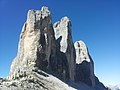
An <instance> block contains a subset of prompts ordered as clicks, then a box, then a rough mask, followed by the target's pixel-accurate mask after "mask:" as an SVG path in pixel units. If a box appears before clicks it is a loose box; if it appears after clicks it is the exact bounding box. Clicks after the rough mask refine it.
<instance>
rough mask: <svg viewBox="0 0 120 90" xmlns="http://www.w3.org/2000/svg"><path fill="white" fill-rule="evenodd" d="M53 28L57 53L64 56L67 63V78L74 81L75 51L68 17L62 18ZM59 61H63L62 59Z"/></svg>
mask: <svg viewBox="0 0 120 90" xmlns="http://www.w3.org/2000/svg"><path fill="white" fill-rule="evenodd" d="M53 27H54V32H55V38H56V41H57V47H58V48H57V49H58V52H61V53H63V54H65V57H66V62H68V70H69V76H70V79H71V80H73V81H74V75H75V49H74V45H73V41H72V35H71V22H70V20H69V18H68V17H64V18H62V19H61V20H60V21H58V22H56V23H55V24H54V26H53ZM58 56H59V55H58ZM61 57H62V56H61ZM61 59H63V57H62V58H61Z"/></svg>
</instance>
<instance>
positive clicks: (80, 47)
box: [74, 40, 90, 64]
mask: <svg viewBox="0 0 120 90" xmlns="http://www.w3.org/2000/svg"><path fill="white" fill-rule="evenodd" d="M74 46H75V49H76V53H77V56H76V58H77V59H76V63H77V64H80V63H82V62H83V61H87V62H90V58H89V53H88V49H87V46H86V44H85V43H84V42H83V41H82V40H80V41H76V42H75V43H74Z"/></svg>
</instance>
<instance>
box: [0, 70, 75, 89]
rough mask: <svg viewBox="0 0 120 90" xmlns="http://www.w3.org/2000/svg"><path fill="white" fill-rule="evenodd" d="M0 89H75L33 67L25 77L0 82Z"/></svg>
mask: <svg viewBox="0 0 120 90" xmlns="http://www.w3.org/2000/svg"><path fill="white" fill-rule="evenodd" d="M0 90H76V89H74V88H72V87H70V86H68V85H67V84H65V83H64V82H62V81H60V80H59V79H57V78H55V77H53V76H52V75H49V74H47V73H45V72H43V71H41V70H37V69H34V70H33V72H29V73H28V74H27V76H26V77H20V78H18V79H15V80H6V81H3V82H2V83H1V84H0Z"/></svg>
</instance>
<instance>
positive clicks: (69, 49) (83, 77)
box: [0, 7, 105, 90]
mask: <svg viewBox="0 0 120 90" xmlns="http://www.w3.org/2000/svg"><path fill="white" fill-rule="evenodd" d="M74 46H75V47H74ZM75 58H76V59H75ZM75 60H76V63H75ZM52 75H53V76H52ZM56 77H57V78H59V79H60V80H59V79H57V78H56ZM74 77H75V78H74ZM61 80H62V81H64V82H66V83H68V84H69V85H71V86H73V87H75V88H76V89H78V90H79V89H80V90H81V89H83V90H87V89H86V88H89V89H90V90H95V88H96V90H105V87H104V85H103V84H102V83H100V82H99V80H98V78H97V77H95V75H94V64H93V61H92V58H91V57H90V55H89V52H88V49H87V47H86V45H85V44H84V43H83V42H82V41H78V42H76V43H75V44H73V41H72V34H71V22H70V20H69V19H68V17H64V18H62V19H61V21H59V22H56V23H55V24H54V28H53V27H52V23H51V13H50V11H49V10H48V8H47V7H42V9H41V10H29V11H28V15H27V20H26V22H25V24H24V26H23V28H22V32H21V34H20V41H19V45H18V53H17V56H16V57H15V59H14V60H13V62H12V64H11V69H10V74H9V76H8V77H7V79H2V78H0V90H75V88H72V87H70V86H68V85H67V84H65V83H64V82H62V81H61ZM74 80H75V81H76V82H78V83H75V82H74ZM79 81H80V82H84V83H85V84H87V85H89V86H90V87H89V86H87V85H83V84H81V83H80V82H79ZM91 86H92V87H91ZM79 87H80V88H79ZM93 87H95V88H93Z"/></svg>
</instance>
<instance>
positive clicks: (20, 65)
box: [9, 7, 55, 79]
mask: <svg viewBox="0 0 120 90" xmlns="http://www.w3.org/2000/svg"><path fill="white" fill-rule="evenodd" d="M54 44H55V38H54V34H53V28H52V24H51V15H50V11H49V10H48V8H47V7H42V9H41V10H29V11H28V15H27V21H26V23H25V24H24V26H23V29H22V32H21V35H20V41H19V46H18V54H17V57H16V58H15V59H14V61H13V63H12V65H11V70H10V76H9V79H12V78H15V77H17V75H18V76H19V73H21V72H23V70H24V68H26V67H27V68H30V67H38V68H39V69H41V70H46V69H48V68H49V58H50V55H51V51H52V50H53V48H54V47H55V45H54ZM52 46H54V47H52ZM54 50H55V48H54ZM54 50H53V51H52V52H53V53H54ZM21 70H22V71H21ZM24 73H25V72H23V74H24Z"/></svg>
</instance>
